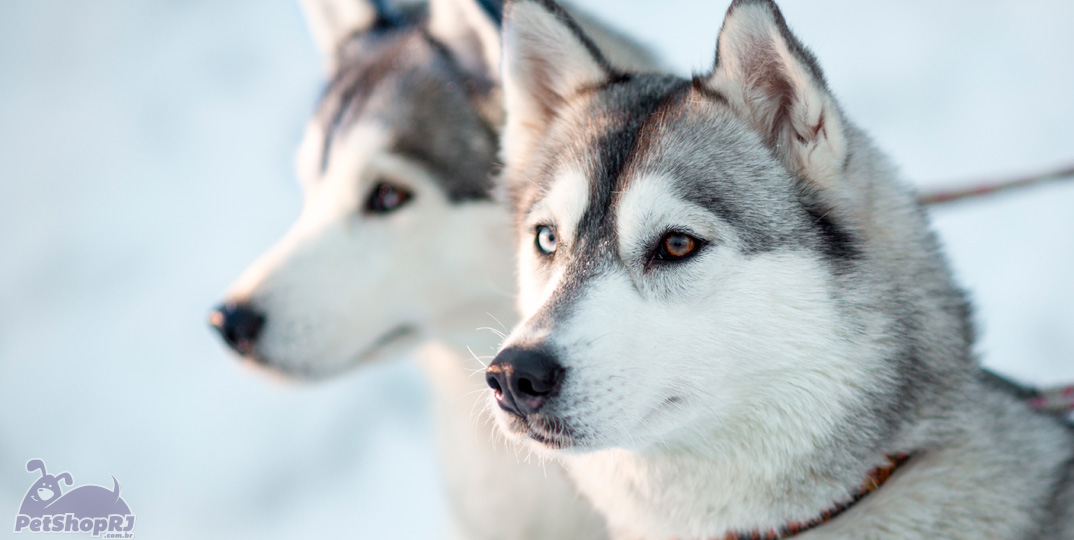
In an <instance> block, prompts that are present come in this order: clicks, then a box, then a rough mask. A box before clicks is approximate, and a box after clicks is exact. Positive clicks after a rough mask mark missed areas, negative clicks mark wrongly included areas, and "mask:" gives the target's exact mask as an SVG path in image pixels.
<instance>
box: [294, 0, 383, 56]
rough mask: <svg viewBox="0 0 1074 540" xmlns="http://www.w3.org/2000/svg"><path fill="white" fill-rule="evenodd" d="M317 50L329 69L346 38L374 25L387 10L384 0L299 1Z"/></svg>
mask: <svg viewBox="0 0 1074 540" xmlns="http://www.w3.org/2000/svg"><path fill="white" fill-rule="evenodd" d="M300 2H301V5H302V11H303V13H305V15H306V22H307V24H309V27H310V31H311V32H312V33H313V40H314V42H316V44H317V49H318V50H320V51H321V55H322V56H324V58H325V61H326V64H327V67H328V68H329V69H330V70H331V69H333V68H334V67H335V65H336V63H337V62H338V60H339V49H340V44H342V43H343V42H344V41H346V39H347V38H348V37H350V36H351V35H353V34H356V33H360V32H364V31H366V30H369V29H371V28H373V27H374V26H376V25H377V23H378V21H381V20H382V19H383V17H384V10H385V9H387V8H386V7H385V4H384V2H383V0H300Z"/></svg>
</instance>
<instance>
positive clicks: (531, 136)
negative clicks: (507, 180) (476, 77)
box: [501, 0, 616, 162]
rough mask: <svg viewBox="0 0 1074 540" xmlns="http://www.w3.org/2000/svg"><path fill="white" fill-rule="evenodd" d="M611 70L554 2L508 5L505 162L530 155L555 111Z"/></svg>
mask: <svg viewBox="0 0 1074 540" xmlns="http://www.w3.org/2000/svg"><path fill="white" fill-rule="evenodd" d="M615 75H616V72H615V70H614V69H613V68H612V67H611V65H610V64H609V63H608V61H607V60H606V59H605V58H604V56H603V55H602V54H601V52H600V50H599V49H598V48H597V46H596V45H595V44H594V43H593V42H592V40H590V38H589V37H588V36H587V35H586V34H585V33H584V32H583V31H582V29H581V28H580V27H579V26H578V24H577V23H576V22H575V21H574V20H573V19H572V18H571V17H570V15H568V14H567V12H566V11H564V10H563V8H561V7H560V6H559V5H558V4H556V3H555V2H553V1H552V0H510V1H509V2H507V4H506V6H505V8H504V22H503V69H502V74H501V77H502V78H503V97H504V108H505V109H506V112H507V119H506V123H505V126H504V133H503V138H502V148H503V158H504V160H505V161H507V162H511V160H512V159H514V158H515V157H516V156H523V155H526V154H527V153H529V152H531V151H532V150H533V145H534V143H535V142H536V141H537V140H538V139H539V138H540V137H541V136H543V135H544V132H545V130H546V129H547V128H548V124H549V123H550V122H551V120H552V118H553V116H554V115H555V113H556V111H557V110H558V109H559V108H560V107H562V106H563V105H564V104H565V103H566V102H567V101H568V100H569V99H570V98H571V97H572V96H574V95H576V94H577V93H578V92H579V91H581V90H584V89H586V88H592V87H596V86H599V85H600V84H603V83H604V82H606V81H608V80H609V79H610V78H612V77H614V76H615Z"/></svg>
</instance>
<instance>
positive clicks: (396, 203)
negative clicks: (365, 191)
mask: <svg viewBox="0 0 1074 540" xmlns="http://www.w3.org/2000/svg"><path fill="white" fill-rule="evenodd" d="M413 197H414V195H413V193H411V192H410V190H409V189H407V188H405V187H402V186H398V185H395V184H390V183H388V182H377V183H376V184H375V185H374V186H373V191H371V192H370V193H369V199H367V200H366V202H365V212H366V213H367V214H388V213H391V212H393V211H395V210H397V209H399V208H400V207H401V206H403V205H405V204H406V203H408V202H410V199H412V198H413Z"/></svg>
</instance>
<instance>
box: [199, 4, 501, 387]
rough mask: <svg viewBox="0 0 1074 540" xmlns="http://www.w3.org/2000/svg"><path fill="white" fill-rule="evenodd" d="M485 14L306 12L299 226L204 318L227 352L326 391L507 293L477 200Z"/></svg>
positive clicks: (493, 225) (488, 111) (489, 86)
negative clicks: (317, 71)
mask: <svg viewBox="0 0 1074 540" xmlns="http://www.w3.org/2000/svg"><path fill="white" fill-rule="evenodd" d="M490 6H492V5H491V4H487V3H483V2H481V1H479V0H432V2H431V3H430V5H429V6H428V9H427V10H426V9H424V8H423V7H408V8H405V9H392V8H389V7H386V6H385V4H384V2H379V1H371V0H307V1H305V2H304V8H305V11H306V14H307V17H308V19H309V22H310V24H311V27H312V29H313V34H314V36H315V37H316V42H317V44H318V46H319V47H320V49H321V50H322V52H323V54H324V58H325V59H326V64H327V66H328V70H329V82H328V85H327V88H326V90H325V91H324V94H323V97H322V98H321V100H320V103H319V104H318V106H317V108H316V112H315V114H314V115H313V118H312V119H311V120H310V122H309V124H308V126H307V129H306V136H305V139H304V141H303V142H302V145H301V147H300V149H299V151H298V156H297V165H298V176H299V178H300V179H301V184H302V187H303V191H304V199H305V200H304V205H303V208H302V211H301V214H300V215H299V217H298V219H297V220H296V221H295V223H294V224H293V226H292V227H291V229H290V230H289V231H288V232H287V233H286V234H285V235H284V237H283V238H282V239H280V240H279V242H278V243H277V244H276V245H275V246H273V247H272V248H271V249H269V250H268V252H267V253H265V254H264V255H263V256H262V257H261V258H260V259H259V260H257V261H256V262H255V263H254V264H253V265H252V266H251V267H250V268H249V269H248V270H247V271H246V272H245V273H244V274H243V275H242V276H241V277H240V278H239V279H238V281H237V283H236V284H235V285H234V286H233V287H232V289H231V290H230V291H229V293H228V294H227V296H226V299H225V301H224V303H223V304H222V305H221V306H220V307H219V308H218V309H217V310H215V311H214V312H213V313H212V314H211V322H212V323H213V325H214V326H216V327H217V329H218V330H219V331H220V333H221V334H222V336H223V337H224V339H225V340H226V341H227V343H228V344H229V345H230V346H231V347H232V348H233V349H235V350H236V351H237V352H239V353H240V354H242V355H243V356H245V357H247V358H250V359H253V360H255V361H256V362H259V363H261V364H264V365H267V366H268V367H270V368H272V369H275V370H277V371H280V372H283V373H285V374H290V375H294V376H298V377H324V376H329V375H332V374H335V373H338V372H341V371H343V370H345V369H347V368H349V367H351V366H354V365H355V364H358V363H360V362H363V361H366V360H368V359H371V358H374V357H377V356H382V355H383V354H384V353H385V352H387V351H397V350H400V348H401V346H404V345H406V344H407V343H408V342H412V341H413V340H414V339H415V338H417V337H419V336H421V335H422V334H423V333H426V332H429V331H431V329H433V328H435V329H444V328H449V329H451V328H453V327H452V326H451V325H452V324H456V323H455V322H454V321H456V320H458V319H459V314H460V313H463V312H467V313H468V311H467V310H477V311H479V312H480V313H481V314H482V316H484V317H487V315H484V313H485V311H486V310H487V309H486V308H485V306H484V304H483V302H488V301H489V298H491V297H492V296H502V295H504V294H505V292H507V291H509V290H510V277H509V276H510V275H511V272H510V264H511V262H510V257H509V256H505V255H504V253H503V249H502V247H500V246H501V245H502V244H504V242H505V241H506V240H504V237H501V235H502V234H503V233H502V232H501V231H503V230H504V229H509V227H507V226H506V225H507V221H506V219H507V218H506V217H505V215H504V212H503V211H502V210H499V209H498V208H497V206H496V205H494V204H493V203H492V201H491V200H490V191H489V189H490V182H491V181H490V180H489V178H490V171H491V168H492V165H493V163H494V161H495V158H496V154H495V152H496V147H497V131H498V125H499V122H500V120H499V118H497V114H502V112H501V113H497V112H496V111H502V107H501V106H499V105H498V103H499V99H500V98H499V95H498V90H497V88H498V84H497V81H496V79H495V76H494V75H492V74H493V73H495V72H496V70H494V69H492V68H493V67H494V66H496V65H497V64H498V62H499V53H500V50H499V35H498V28H499V27H498V16H499V13H498V11H497V9H495V8H494V7H490ZM500 267H503V268H500ZM502 276H507V278H506V279H504V278H503V277H502ZM496 302H497V305H498V304H499V303H502V300H496ZM472 320H473V318H472V317H469V318H464V322H465V323H467V324H468V326H467V327H466V328H465V330H467V331H472V330H473V325H472V324H469V323H470V322H471V321H472ZM459 324H461V323H459Z"/></svg>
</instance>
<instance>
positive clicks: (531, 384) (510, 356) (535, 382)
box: [485, 347, 563, 416]
mask: <svg viewBox="0 0 1074 540" xmlns="http://www.w3.org/2000/svg"><path fill="white" fill-rule="evenodd" d="M562 379H563V366H561V365H559V362H556V359H555V357H554V356H552V355H551V354H549V353H548V352H546V351H544V350H541V349H521V348H517V347H509V348H507V349H504V350H503V351H501V352H500V354H498V355H496V359H495V360H493V361H492V363H491V364H489V367H488V369H487V370H485V382H487V383H488V384H489V387H491V388H492V389H493V390H494V391H495V392H496V400H497V401H498V402H499V403H500V408H502V409H503V410H505V411H507V412H509V413H514V414H517V415H519V416H525V415H527V414H532V413H535V412H537V411H538V410H539V409H540V408H541V406H542V405H544V404H545V402H546V401H547V400H548V398H549V397H550V396H551V395H552V393H553V392H555V391H556V390H557V389H559V383H560V381H561V380H562Z"/></svg>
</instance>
